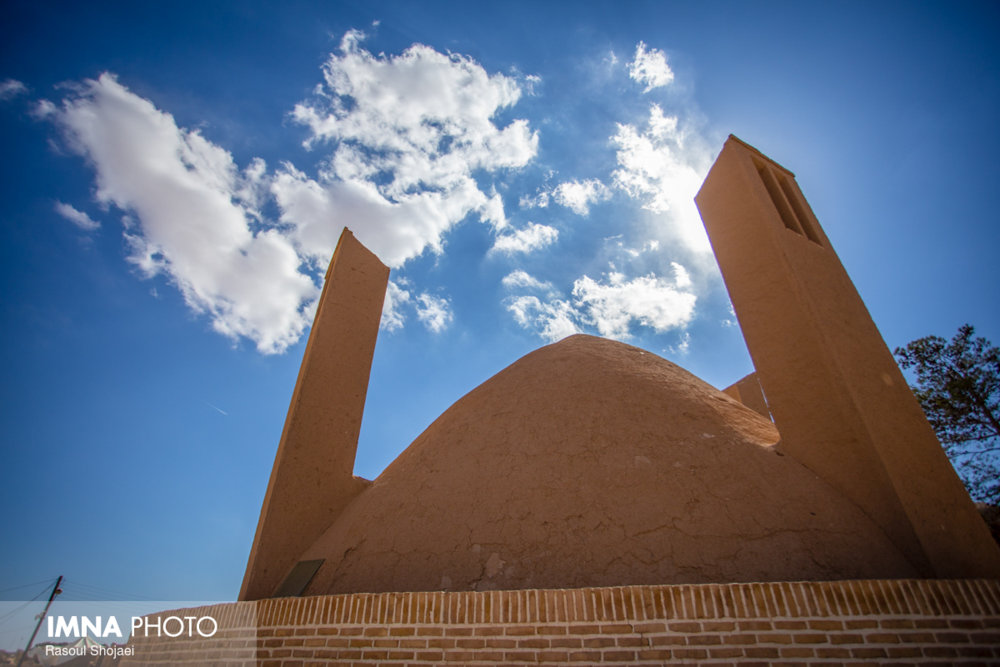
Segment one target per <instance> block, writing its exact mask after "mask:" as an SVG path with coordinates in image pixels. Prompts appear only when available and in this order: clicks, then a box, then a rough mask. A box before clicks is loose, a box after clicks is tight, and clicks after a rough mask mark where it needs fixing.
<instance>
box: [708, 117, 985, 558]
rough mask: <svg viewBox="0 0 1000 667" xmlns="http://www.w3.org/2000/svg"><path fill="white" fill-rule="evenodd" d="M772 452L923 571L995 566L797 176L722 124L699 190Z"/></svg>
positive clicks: (980, 527)
mask: <svg viewBox="0 0 1000 667" xmlns="http://www.w3.org/2000/svg"><path fill="white" fill-rule="evenodd" d="M695 199H696V202H697V204H698V209H699V210H700V212H701V216H702V219H703V220H704V223H705V228H706V229H707V231H708V235H709V238H710V239H711V242H712V248H713V250H714V251H715V256H716V258H717V260H718V262H719V267H720V269H721V270H722V275H723V278H724V279H725V282H726V287H727V288H728V290H729V295H730V297H731V299H732V303H733V308H734V310H735V311H736V315H737V317H738V319H739V322H740V327H741V329H742V331H743V336H744V338H745V339H746V343H747V347H748V348H749V351H750V356H751V358H752V359H753V363H754V366H755V367H756V377H757V380H758V381H759V384H760V387H761V389H762V390H763V394H764V396H765V397H766V401H767V407H768V409H769V410H770V412H771V415H772V416H773V418H774V422H775V424H776V425H777V427H778V430H779V432H780V434H781V444H780V446H779V447H780V450H783V451H784V452H785V453H786V454H788V455H790V456H792V457H794V458H795V459H796V460H797V461H799V462H800V463H802V464H803V465H805V466H806V467H808V468H810V469H811V470H812V471H813V472H815V473H816V474H817V475H819V476H820V477H822V478H823V479H824V480H825V481H827V482H828V483H829V484H831V485H832V486H833V487H834V488H836V489H837V490H838V491H840V492H841V493H842V494H844V496H846V497H847V498H848V499H849V500H851V501H853V502H854V503H855V504H856V505H857V506H858V507H859V508H860V509H861V510H862V511H863V512H864V513H866V514H867V515H868V516H870V517H871V518H872V519H873V520H874V521H875V523H876V524H877V525H878V526H880V527H881V528H882V530H883V531H884V532H885V533H886V535H887V536H888V537H889V539H890V540H892V542H893V543H894V544H896V545H897V547H898V548H899V549H900V550H901V551H902V552H903V553H904V554H905V555H906V557H907V558H908V560H909V561H910V562H911V563H912V564H913V565H914V566H915V567H916V569H917V570H918V571H919V572H922V573H923V574H924V576H927V577H940V578H946V577H956V578H964V577H991V578H993V577H1000V550H998V549H997V546H996V544H995V543H994V542H993V540H992V539H991V537H990V535H989V532H988V530H987V528H986V526H985V523H984V522H983V520H982V519H981V518H980V517H979V515H978V513H977V512H976V510H975V508H974V506H973V505H972V502H971V501H970V500H969V496H968V494H967V493H966V491H965V488H964V487H963V486H962V483H961V481H960V480H959V479H958V477H957V475H956V474H955V473H954V471H953V469H952V467H951V465H950V463H949V462H948V460H947V458H946V456H945V454H944V452H943V450H942V448H941V446H940V444H939V443H938V440H937V438H936V436H935V434H934V432H933V430H932V429H931V427H930V425H929V424H928V423H927V420H926V418H925V417H924V414H923V411H922V410H921V408H920V405H919V404H918V403H917V401H916V399H915V398H914V396H913V394H912V392H911V390H910V388H909V387H908V386H907V383H906V380H905V379H904V378H903V375H902V373H900V371H899V368H898V367H897V366H896V363H895V360H894V359H893V356H892V354H891V353H890V351H889V349H888V348H887V347H886V345H885V342H884V341H883V340H882V337H881V335H880V334H879V332H878V329H876V327H875V324H874V323H873V322H872V319H871V316H870V315H869V314H868V311H867V309H866V308H865V305H864V303H863V302H862V301H861V297H860V296H859V295H858V293H857V290H856V289H855V287H854V285H853V284H852V282H851V280H850V278H849V277H848V276H847V273H846V271H845V270H844V267H843V266H842V265H841V263H840V260H839V259H838V258H837V255H836V253H835V252H834V251H833V248H832V247H831V245H830V241H829V239H828V238H827V237H826V235H825V234H824V233H823V230H822V228H821V227H820V225H819V222H818V221H817V220H816V217H815V215H814V214H813V212H812V210H811V208H810V207H809V204H808V203H807V202H806V200H805V198H804V197H803V196H802V193H801V192H800V190H799V188H798V185H797V184H796V182H795V175H794V174H792V173H791V172H790V171H788V170H787V169H785V168H783V167H781V166H780V165H778V164H777V163H775V162H773V161H772V160H770V159H768V158H767V157H765V156H764V155H763V154H761V153H760V152H758V151H757V150H755V149H754V148H752V147H751V146H749V145H747V144H745V143H743V142H742V141H740V140H739V139H737V138H736V137H733V136H730V137H729V140H728V141H727V142H726V144H725V146H724V148H723V149H722V153H721V154H720V155H719V157H718V159H717V160H716V162H715V164H714V165H713V167H712V169H711V171H710V172H709V174H708V177H707V178H706V179H705V183H704V185H703V186H702V188H701V190H700V192H699V193H698V196H697V197H696V198H695Z"/></svg>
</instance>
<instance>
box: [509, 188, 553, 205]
mask: <svg viewBox="0 0 1000 667" xmlns="http://www.w3.org/2000/svg"><path fill="white" fill-rule="evenodd" d="M551 197H552V195H551V193H549V191H548V190H541V191H539V192H538V193H536V194H535V196H533V197H532V196H530V195H521V198H520V199H519V200H518V202H517V205H518V206H520V207H521V208H547V207H548V205H549V199H550V198H551Z"/></svg>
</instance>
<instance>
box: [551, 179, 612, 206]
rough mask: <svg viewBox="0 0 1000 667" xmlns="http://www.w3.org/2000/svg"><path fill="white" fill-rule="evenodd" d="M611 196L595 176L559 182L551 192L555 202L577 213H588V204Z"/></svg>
mask: <svg viewBox="0 0 1000 667" xmlns="http://www.w3.org/2000/svg"><path fill="white" fill-rule="evenodd" d="M610 196H611V191H610V190H609V189H608V187H607V186H606V185H604V183H601V182H600V181H599V180H597V179H596V178H591V179H588V180H584V181H567V182H566V183H560V184H559V185H558V186H556V189H555V190H554V191H553V192H552V197H553V199H555V201H556V203H557V204H559V205H561V206H565V207H566V208H568V209H570V210H571V211H573V212H574V213H576V214H577V215H587V214H588V213H590V205H591V204H593V203H595V202H599V201H604V200H605V199H607V198H608V197H610Z"/></svg>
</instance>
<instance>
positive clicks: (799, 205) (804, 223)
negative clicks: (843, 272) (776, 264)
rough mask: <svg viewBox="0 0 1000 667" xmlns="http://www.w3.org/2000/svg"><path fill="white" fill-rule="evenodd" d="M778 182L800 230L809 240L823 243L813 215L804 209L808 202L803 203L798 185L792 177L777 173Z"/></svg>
mask: <svg viewBox="0 0 1000 667" xmlns="http://www.w3.org/2000/svg"><path fill="white" fill-rule="evenodd" d="M778 183H779V184H780V185H781V189H782V191H783V192H784V193H785V198H786V199H787V200H788V203H789V204H790V205H791V207H792V210H793V211H794V212H795V217H796V218H798V221H799V226H800V227H802V231H804V232H805V234H806V236H808V237H809V240H810V241H812V242H813V243H817V244H819V245H823V242H822V241H820V238H819V234H817V233H816V227H815V226H814V225H813V217H812V215H811V213H810V211H808V210H807V209H806V207H807V206H808V204H806V203H805V199H804V198H803V197H802V192H801V191H800V190H799V187H798V185H797V184H796V183H795V181H794V180H793V179H790V178H784V177H783V176H781V175H780V174H779V175H778Z"/></svg>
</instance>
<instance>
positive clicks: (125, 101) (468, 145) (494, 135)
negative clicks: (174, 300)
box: [0, 31, 556, 353]
mask: <svg viewBox="0 0 1000 667" xmlns="http://www.w3.org/2000/svg"><path fill="white" fill-rule="evenodd" d="M362 39H363V35H362V34H361V33H359V32H357V31H350V32H348V33H347V34H346V35H345V37H344V39H343V41H342V43H341V47H340V49H339V51H338V52H337V53H335V54H333V55H331V56H330V58H329V60H328V61H327V62H326V64H325V66H324V68H323V82H322V84H320V85H319V86H318V87H317V88H316V90H315V92H314V94H313V95H312V96H311V97H310V98H309V99H308V100H306V101H303V102H301V103H299V104H298V105H296V106H295V107H294V110H293V112H292V118H293V119H294V120H295V121H296V122H297V123H299V124H301V125H302V126H304V127H305V128H307V130H308V137H307V139H306V142H305V143H306V144H307V146H308V147H310V148H313V149H323V150H324V151H326V152H325V154H321V155H320V157H319V164H318V167H317V169H316V171H315V173H313V174H307V173H306V172H305V171H304V170H302V169H300V168H298V167H296V166H295V165H293V164H291V163H287V162H286V163H283V164H280V165H279V166H278V168H277V169H276V170H275V171H273V172H269V170H268V167H267V165H266V164H265V163H264V161H263V160H260V159H253V160H251V161H250V162H249V164H248V165H247V166H245V167H244V168H242V169H240V168H239V167H238V166H237V165H236V164H235V162H234V161H233V158H232V156H231V155H230V153H229V152H228V151H226V150H225V149H223V148H222V147H220V146H218V145H216V144H214V143H212V142H211V141H209V140H207V139H206V138H205V137H204V136H202V134H200V133H199V132H198V131H192V130H188V129H185V128H182V127H179V126H178V125H177V123H176V122H175V120H174V118H173V117H172V116H171V115H170V114H169V113H167V112H165V111H163V110H160V109H158V108H157V107H156V106H154V105H153V103H152V102H150V101H149V100H147V99H144V98H142V97H139V96H137V95H135V94H134V93H132V92H131V91H129V90H128V89H127V88H126V87H125V86H123V85H121V84H120V83H119V82H118V81H117V79H116V78H115V77H114V75H112V74H104V75H102V76H101V77H100V78H99V79H97V80H87V81H84V82H82V83H80V84H77V85H76V86H75V87H74V88H73V89H72V92H71V93H70V94H69V95H67V97H66V98H65V99H64V100H63V101H62V102H61V104H59V105H57V104H53V103H52V102H49V101H47V100H42V101H40V102H39V103H37V104H36V105H35V108H34V110H33V115H34V116H35V117H36V118H38V119H40V120H47V121H50V122H53V123H55V124H57V125H58V126H59V127H60V128H61V129H62V130H63V134H64V137H65V140H66V143H67V145H68V146H69V147H70V148H71V149H72V150H74V151H76V152H77V153H79V154H80V155H82V156H84V157H85V158H86V159H87V161H88V162H89V163H90V164H91V165H92V166H93V167H94V169H95V172H96V182H97V187H96V194H95V197H96V199H97V201H98V202H99V203H100V204H102V205H114V206H115V207H117V208H118V209H119V210H120V211H121V212H122V221H123V224H124V227H125V232H124V233H125V239H126V241H127V243H128V247H129V248H130V255H129V260H130V261H131V262H133V263H134V264H135V265H136V266H137V267H139V268H140V269H141V271H142V272H143V273H144V274H145V275H146V276H153V275H156V274H163V275H166V276H167V277H168V278H169V279H170V280H171V281H172V282H173V283H174V284H176V286H177V287H178V288H179V289H180V291H181V292H182V294H183V295H184V298H185V300H186V302H187V304H188V305H189V306H190V307H191V308H192V309H194V310H195V311H197V312H199V313H206V314H207V315H208V316H209V318H210V320H211V322H212V326H213V328H215V329H216V330H217V331H219V332H220V333H223V334H225V335H226V336H230V337H232V338H240V337H246V338H249V339H250V340H252V341H253V342H254V343H255V344H256V345H257V348H258V349H259V350H260V351H261V352H264V353H273V352H281V351H283V350H284V349H286V348H287V347H288V346H289V345H291V344H293V343H294V342H295V341H297V340H298V339H299V338H300V336H301V334H302V332H303V330H304V329H305V327H306V326H307V325H308V323H309V320H310V319H311V315H312V312H313V311H314V309H315V305H316V299H317V297H318V295H319V288H318V287H317V285H316V284H315V282H314V280H313V278H312V277H311V274H312V273H315V272H316V271H317V270H320V269H322V268H323V267H325V266H326V264H327V262H329V260H330V257H331V256H332V254H333V251H334V248H335V247H336V243H337V240H338V238H339V237H340V233H341V230H342V228H343V227H345V226H349V227H351V229H352V230H353V231H354V233H355V235H356V237H357V238H358V239H359V240H361V242H362V243H364V244H365V245H367V246H368V247H369V248H370V249H372V250H373V251H374V252H375V253H376V254H377V255H379V257H380V258H381V259H382V260H383V261H384V262H386V263H387V264H389V265H390V266H391V267H394V268H398V267H400V266H402V265H403V264H404V263H405V262H406V261H407V260H409V259H412V258H414V257H417V256H419V255H421V254H422V253H424V252H425V251H426V250H428V249H430V250H431V251H432V252H438V253H440V252H442V251H443V248H444V237H445V235H446V234H447V232H448V231H449V230H450V229H451V228H452V227H453V226H454V225H456V224H457V223H458V222H460V221H462V220H463V219H466V218H468V217H470V216H476V217H478V218H479V219H480V220H482V221H484V222H486V223H489V224H490V225H491V227H492V229H493V230H494V232H495V233H502V230H504V229H505V228H507V226H508V223H507V219H506V215H505V212H504V205H503V200H502V198H501V196H500V194H498V192H497V189H496V188H495V187H493V186H491V185H490V184H489V183H488V181H489V175H490V174H491V173H497V174H499V173H501V172H504V171H505V170H509V169H516V168H519V167H522V166H524V165H525V164H527V163H528V162H529V161H530V160H531V159H532V158H533V156H534V155H535V153H536V152H537V149H538V136H537V133H536V132H534V131H532V130H531V129H530V127H529V125H528V122H527V121H526V120H519V119H518V120H511V121H509V122H506V123H505V124H498V123H497V122H496V121H495V118H496V116H497V114H498V113H499V112H501V111H503V110H506V109H508V108H509V107H511V106H512V105H514V104H515V103H516V102H517V101H518V99H519V98H520V96H521V94H522V85H526V84H525V82H527V83H528V84H530V83H532V82H535V81H534V80H530V81H529V80H528V79H524V80H520V79H518V78H516V77H512V76H505V75H501V74H489V73H487V72H486V70H485V69H483V68H482V67H481V66H480V65H479V64H478V63H476V62H475V61H474V60H472V59H471V58H467V57H464V56H460V55H455V54H443V53H439V52H437V51H435V50H434V49H432V48H430V47H427V46H423V45H420V44H415V45H413V46H412V47H410V48H409V49H407V50H406V51H404V52H403V53H402V54H400V55H398V56H386V55H382V54H380V55H378V56H375V55H372V54H371V53H369V52H368V51H366V50H364V49H363V48H362V47H361V41H362ZM2 86H3V87H2V88H0V90H2V91H3V94H4V95H8V96H11V95H15V94H18V93H19V92H20V91H21V90H22V89H23V86H22V85H21V84H19V82H14V81H12V80H8V81H7V82H4V83H3V84H2ZM473 174H475V178H474V177H473ZM481 183H486V185H480V184H481ZM271 207H276V210H277V219H274V218H273V217H272V218H271V219H268V217H267V216H266V215H264V213H263V211H265V210H267V209H268V208H271ZM57 211H58V212H59V213H60V215H62V216H63V217H66V218H68V219H70V220H71V221H72V222H74V223H75V224H77V225H78V226H80V227H81V228H85V229H92V228H96V226H97V223H96V222H94V221H93V220H91V219H90V218H89V217H88V216H86V215H85V214H84V213H82V212H81V211H79V210H77V209H75V208H73V207H72V206H70V205H68V204H62V203H60V204H59V205H58V206H57ZM555 237H556V232H555V230H554V229H552V228H548V227H545V226H542V225H538V226H529V227H528V228H527V229H524V230H521V231H519V232H514V233H513V234H507V235H505V236H503V237H502V240H501V241H500V243H499V246H500V249H502V250H503V251H504V252H528V251H529V250H531V249H533V248H538V247H543V246H545V245H547V244H549V243H551V242H552V241H554V240H555ZM402 284H403V283H393V284H390V287H389V291H388V294H387V300H386V307H385V308H384V309H383V319H382V327H383V328H384V329H386V330H390V331H391V330H394V329H397V328H399V327H401V326H403V322H404V321H405V319H406V318H405V315H404V312H403V310H401V308H403V306H405V305H407V304H409V307H410V308H413V309H415V311H416V315H417V318H418V320H419V321H421V322H423V323H424V324H425V325H426V326H427V327H428V328H430V329H431V330H434V331H440V330H442V329H443V328H445V327H446V326H447V325H448V323H449V322H451V320H452V314H451V311H450V308H449V305H448V302H447V300H444V299H441V298H439V297H432V296H429V295H423V294H422V295H420V296H417V297H412V296H411V294H410V291H408V290H407V289H404V288H403V287H402V286H401V285H402Z"/></svg>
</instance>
